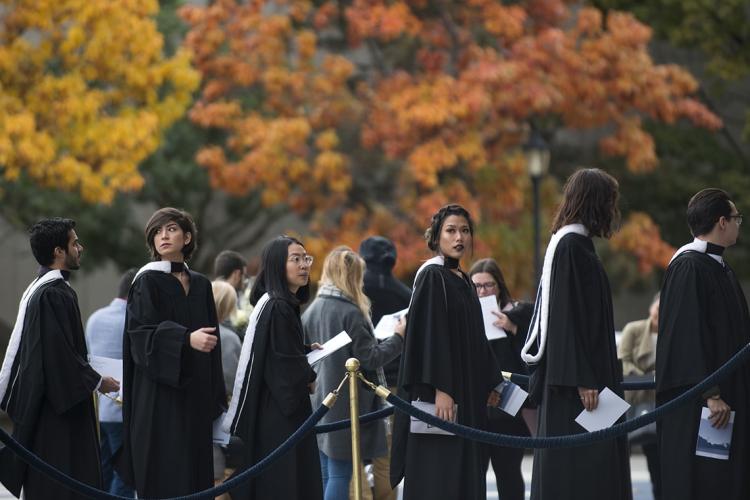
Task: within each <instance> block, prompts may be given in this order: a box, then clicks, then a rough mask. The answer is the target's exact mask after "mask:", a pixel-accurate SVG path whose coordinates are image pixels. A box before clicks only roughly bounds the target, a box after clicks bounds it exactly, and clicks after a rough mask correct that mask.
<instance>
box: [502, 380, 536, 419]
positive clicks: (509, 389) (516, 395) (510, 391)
mask: <svg viewBox="0 0 750 500" xmlns="http://www.w3.org/2000/svg"><path fill="white" fill-rule="evenodd" d="M495 390H496V391H497V392H499V393H500V402H499V403H498V405H497V407H498V408H500V409H501V410H503V411H504V412H505V413H507V414H508V415H511V416H513V417H515V416H516V415H517V414H518V410H520V409H521V407H522V406H523V403H524V401H526V398H527V397H528V395H529V393H528V392H526V391H524V390H523V389H521V388H520V387H519V386H518V385H516V384H514V383H513V382H511V381H510V380H503V381H502V382H500V384H498V386H497V387H495Z"/></svg>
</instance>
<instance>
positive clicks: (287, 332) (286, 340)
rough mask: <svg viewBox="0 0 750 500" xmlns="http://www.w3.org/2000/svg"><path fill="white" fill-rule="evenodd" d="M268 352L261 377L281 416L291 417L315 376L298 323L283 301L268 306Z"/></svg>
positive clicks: (296, 315)
mask: <svg viewBox="0 0 750 500" xmlns="http://www.w3.org/2000/svg"><path fill="white" fill-rule="evenodd" d="M269 306H271V310H270V311H269V313H270V314H269V325H268V351H267V356H268V357H267V359H266V360H265V366H264V373H263V377H264V380H265V383H266V385H267V387H268V388H269V390H270V392H271V397H272V398H273V399H274V400H275V401H276V403H277V404H278V406H279V408H280V410H281V412H282V414H284V415H285V416H291V415H293V414H295V413H296V412H297V411H298V410H299V409H300V407H301V403H302V402H303V401H304V400H306V399H307V396H309V391H308V388H307V385H308V384H309V383H310V382H312V381H314V380H315V378H316V376H317V375H316V373H315V371H314V370H313V369H312V367H310V364H309V363H308V362H307V356H306V355H305V346H304V344H303V338H304V335H303V333H302V323H301V322H300V319H299V315H298V314H297V313H296V311H295V310H294V307H293V306H292V305H291V304H289V303H288V302H286V301H283V300H274V301H273V303H271V304H269Z"/></svg>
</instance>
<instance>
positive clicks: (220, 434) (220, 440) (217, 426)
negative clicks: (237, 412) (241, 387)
mask: <svg viewBox="0 0 750 500" xmlns="http://www.w3.org/2000/svg"><path fill="white" fill-rule="evenodd" d="M226 416H227V412H224V413H222V414H221V416H220V417H219V418H217V419H216V420H214V426H213V440H214V444H223V445H227V444H229V433H228V432H224V429H223V426H222V425H221V424H222V422H224V417H226Z"/></svg>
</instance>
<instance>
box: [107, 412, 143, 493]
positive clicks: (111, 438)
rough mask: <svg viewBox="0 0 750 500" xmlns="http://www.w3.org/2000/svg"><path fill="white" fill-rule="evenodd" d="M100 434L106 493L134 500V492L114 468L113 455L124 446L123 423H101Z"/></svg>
mask: <svg viewBox="0 0 750 500" xmlns="http://www.w3.org/2000/svg"><path fill="white" fill-rule="evenodd" d="M99 433H100V436H101V460H102V479H103V481H104V491H108V492H109V493H112V494H115V495H120V496H123V497H128V498H134V496H135V495H134V493H135V492H134V491H133V490H131V489H130V488H128V487H127V485H126V484H125V483H124V482H122V479H120V476H118V475H117V472H115V470H114V469H113V468H112V455H114V454H115V452H116V451H117V450H118V449H119V448H120V446H122V423H121V422H99Z"/></svg>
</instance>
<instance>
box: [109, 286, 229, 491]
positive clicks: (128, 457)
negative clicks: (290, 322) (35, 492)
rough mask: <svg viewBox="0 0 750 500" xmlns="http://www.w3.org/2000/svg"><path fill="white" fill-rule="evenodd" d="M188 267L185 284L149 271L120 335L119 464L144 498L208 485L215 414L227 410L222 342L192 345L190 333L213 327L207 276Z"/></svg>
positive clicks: (132, 299)
mask: <svg viewBox="0 0 750 500" xmlns="http://www.w3.org/2000/svg"><path fill="white" fill-rule="evenodd" d="M189 272H190V290H189V293H188V294H185V290H184V288H183V287H182V284H181V283H180V281H179V280H178V279H177V278H175V277H174V276H172V275H171V274H169V273H163V272H160V271H146V272H144V273H143V274H142V275H141V276H140V277H138V278H137V279H136V281H135V282H134V283H133V285H132V286H131V288H130V293H129V295H128V307H127V316H126V319H125V335H124V336H123V350H122V354H123V384H124V392H123V398H124V405H123V424H124V425H123V446H122V452H121V454H120V456H119V457H118V459H117V470H118V472H119V473H120V475H121V476H122V477H123V479H124V480H125V481H126V482H129V483H130V484H131V485H132V486H134V487H135V489H136V491H137V492H138V495H139V496H141V497H150V498H154V497H160V498H161V497H167V496H176V495H185V494H188V493H194V492H197V491H201V490H204V489H207V488H210V487H211V486H213V482H214V479H213V478H214V476H213V440H212V424H213V421H214V419H216V418H217V417H218V416H219V415H221V413H222V411H224V410H225V409H226V391H225V390H224V376H223V374H222V367H221V345H220V342H217V344H216V347H215V348H214V350H213V351H211V352H210V353H203V352H199V351H196V350H195V349H193V348H191V347H190V340H189V334H190V333H191V332H193V331H195V330H197V329H198V328H201V327H217V329H216V335H217V337H218V333H219V331H218V322H217V319H216V307H215V305H214V299H213V293H212V291H211V283H210V282H209V281H208V280H207V279H206V277H205V276H203V275H201V274H198V273H195V272H193V271H189Z"/></svg>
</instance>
